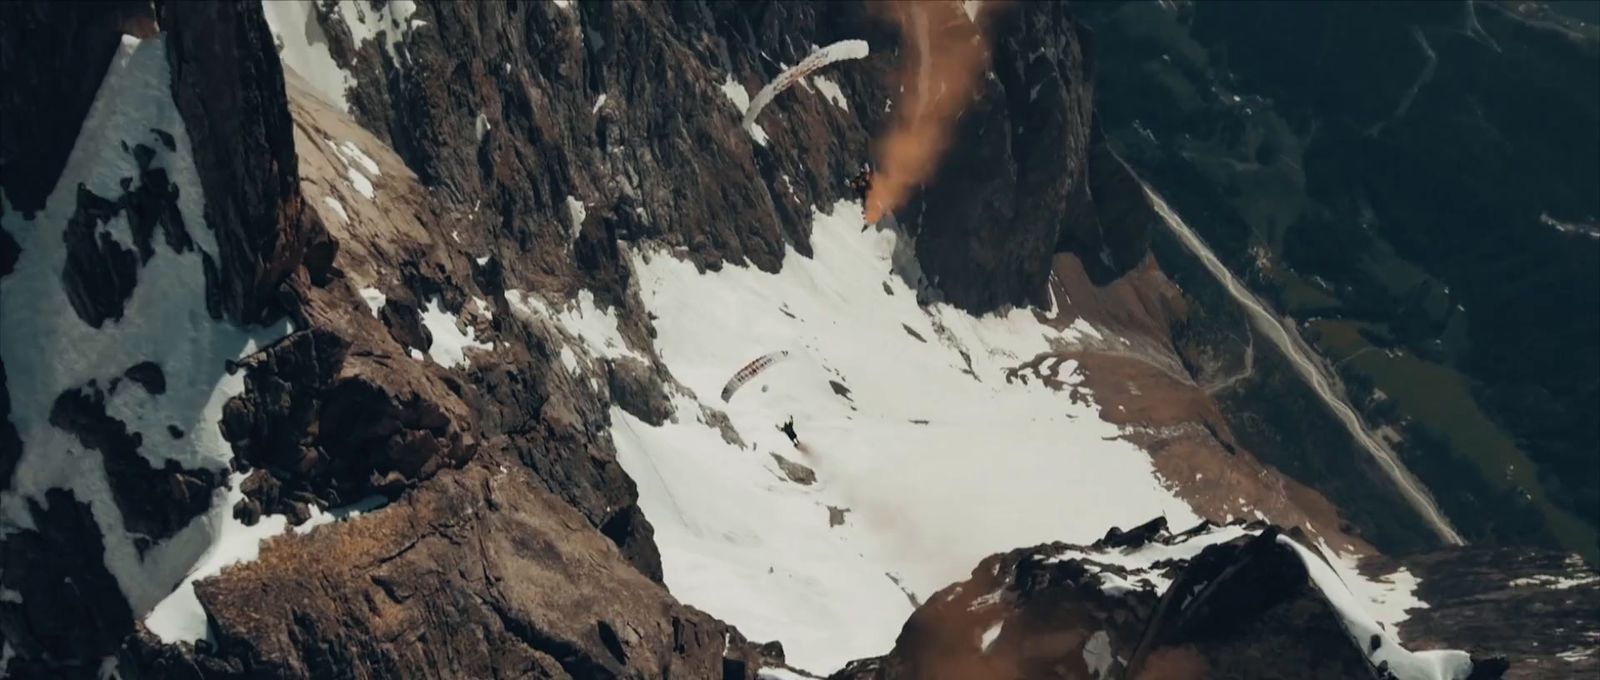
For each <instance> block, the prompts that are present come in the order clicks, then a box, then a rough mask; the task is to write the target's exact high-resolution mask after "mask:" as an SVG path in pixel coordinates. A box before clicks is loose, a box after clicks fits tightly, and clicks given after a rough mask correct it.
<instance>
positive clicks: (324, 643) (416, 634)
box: [125, 466, 757, 678]
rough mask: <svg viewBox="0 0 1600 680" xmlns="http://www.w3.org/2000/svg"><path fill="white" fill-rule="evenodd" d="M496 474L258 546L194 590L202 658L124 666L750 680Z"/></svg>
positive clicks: (700, 631)
mask: <svg viewBox="0 0 1600 680" xmlns="http://www.w3.org/2000/svg"><path fill="white" fill-rule="evenodd" d="M506 470H507V471H505V472H492V471H491V470H490V469H488V468H487V467H483V466H473V467H470V468H467V469H465V470H461V471H451V472H447V473H445V474H443V475H441V476H440V477H439V478H438V479H437V480H436V483H432V484H428V485H426V486H423V487H420V488H419V489H417V490H416V491H415V492H413V493H410V494H408V495H406V496H405V497H404V498H403V499H401V500H399V501H397V502H395V503H394V504H392V505H390V506H389V507H387V508H384V509H383V510H381V511H378V512H376V513H373V514H371V515H370V516H367V517H364V518H362V519H361V520H360V521H354V522H346V523H341V524H336V525H332V526H329V527H324V528H321V529H318V530H317V531H314V532H312V533H311V534H309V535H307V536H297V537H293V538H281V539H278V540H276V541H273V542H271V543H269V544H268V545H266V546H265V547H264V549H263V551H262V555H261V558H260V559H259V560H257V561H255V562H252V563H249V564H246V565H242V566H240V567H237V568H234V569H231V570H229V571H227V572H225V573H223V574H222V575H220V576H218V577H216V578H213V579H209V580H206V581H204V582H202V584H200V586H199V588H198V592H199V595H200V599H201V601H202V602H203V603H204V604H205V606H206V609H207V611H208V612H210V614H211V616H212V619H213V621H214V623H215V625H216V644H215V647H209V648H190V647H187V646H184V647H181V648H180V647H163V646H160V645H159V644H156V643H154V642H153V641H152V640H150V639H148V638H144V639H141V640H139V641H138V642H136V643H135V644H134V645H133V646H132V648H131V649H130V650H129V651H128V652H127V654H126V655H125V658H126V659H127V660H128V661H130V662H131V663H132V664H133V665H135V666H137V668H138V671H139V672H140V673H141V674H142V676H148V677H179V678H182V677H194V678H198V677H377V676H393V675H399V674H405V675H415V674H445V675H452V676H454V675H459V676H463V677H530V676H531V677H553V678H568V677H570V678H622V677H673V678H678V677H683V678H721V677H728V678H753V676H754V671H755V668H756V666H757V664H756V663H754V661H755V658H756V652H755V650H754V646H753V645H748V644H747V643H744V642H743V638H742V636H739V635H738V634H737V632H736V631H733V630H732V629H730V628H729V627H728V626H726V625H725V624H722V623H719V622H717V621H716V620H715V619H712V618H711V617H710V616H707V615H706V614H703V613H701V612H698V611H696V610H694V609H691V608H688V607H685V606H683V605H680V604H678V603H676V602H675V601H674V600H673V599H672V597H671V596H670V595H668V594H667V592H666V590H665V589H664V588H662V587H661V586H660V585H658V584H656V583H653V582H652V581H650V580H649V579H648V578H646V577H645V576H644V575H642V574H640V573H639V572H638V571H637V570H636V569H634V567H633V566H631V565H630V564H629V563H628V562H627V561H625V560H624V559H623V558H622V555H621V554H620V553H619V552H618V550H617V548H616V547H615V546H613V545H612V544H611V543H610V542H609V541H607V540H606V539H605V538H604V537H602V536H600V535H599V534H598V533H596V532H595V531H594V530H593V529H591V528H590V527H589V525H588V523H587V522H586V521H585V520H584V518H583V517H582V516H580V515H579V514H578V513H576V512H575V511H573V509H572V508H570V507H568V506H567V505H566V504H565V503H563V502H562V501H560V500H559V499H557V498H555V497H554V496H552V495H550V494H549V493H548V492H546V491H544V490H543V488H542V486H541V485H540V484H538V483H537V482H536V481H535V480H533V479H531V478H530V477H529V476H528V475H527V473H526V472H524V471H522V470H521V469H520V468H517V467H510V468H506ZM261 593H271V596H270V597H267V598H262V597H260V596H259V595H260V594H261ZM725 636H727V638H728V644H726V645H725V642H724V640H725ZM725 668H739V669H742V670H741V671H740V672H736V673H733V674H731V675H725V674H724V669H725Z"/></svg>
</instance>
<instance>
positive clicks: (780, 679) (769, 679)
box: [756, 668, 813, 680]
mask: <svg viewBox="0 0 1600 680" xmlns="http://www.w3.org/2000/svg"><path fill="white" fill-rule="evenodd" d="M756 680H813V679H812V678H809V677H806V676H804V675H801V674H799V673H796V672H794V671H791V670H789V669H787V668H763V669H761V671H760V672H759V673H757V674H756Z"/></svg>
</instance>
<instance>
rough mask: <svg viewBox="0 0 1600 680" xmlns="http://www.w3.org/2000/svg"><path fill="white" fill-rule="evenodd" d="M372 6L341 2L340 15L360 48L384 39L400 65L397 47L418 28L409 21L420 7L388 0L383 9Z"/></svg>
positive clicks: (407, 1) (403, 0) (405, 0)
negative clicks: (412, 30)
mask: <svg viewBox="0 0 1600 680" xmlns="http://www.w3.org/2000/svg"><path fill="white" fill-rule="evenodd" d="M274 1H275V0H274ZM372 5H373V3H371V2H362V1H361V0H340V2H339V4H338V8H339V9H338V15H339V17H340V18H341V19H343V20H344V25H345V26H346V27H347V28H349V29H350V38H351V40H353V41H354V42H355V44H356V47H360V46H361V45H362V44H363V43H365V42H366V41H368V40H375V39H378V38H379V37H382V39H383V41H382V45H383V49H384V50H386V51H388V52H389V58H390V59H393V60H394V61H395V63H397V64H398V63H399V61H400V55H399V54H398V53H397V52H395V49H394V46H395V45H396V44H398V43H399V42H400V41H401V40H404V39H405V36H406V34H407V33H409V32H411V29H412V28H413V27H414V24H412V23H411V22H408V21H407V19H409V18H410V17H411V15H412V14H413V13H415V12H416V11H417V3H416V2H414V1H413V0H388V2H386V3H384V4H383V7H382V8H381V9H373V6H372Z"/></svg>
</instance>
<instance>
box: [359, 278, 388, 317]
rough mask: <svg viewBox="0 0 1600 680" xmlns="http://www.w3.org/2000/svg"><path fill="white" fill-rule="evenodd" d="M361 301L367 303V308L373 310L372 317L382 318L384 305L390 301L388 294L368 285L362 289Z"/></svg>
mask: <svg viewBox="0 0 1600 680" xmlns="http://www.w3.org/2000/svg"><path fill="white" fill-rule="evenodd" d="M361 301H362V302H365V303H367V309H370V310H372V318H374V319H376V318H380V317H379V316H378V315H379V313H381V312H382V311H383V306H384V305H385V304H387V303H388V302H389V298H388V296H386V295H384V294H383V291H381V290H378V289H377V288H372V287H370V286H369V287H367V288H362V289H361Z"/></svg>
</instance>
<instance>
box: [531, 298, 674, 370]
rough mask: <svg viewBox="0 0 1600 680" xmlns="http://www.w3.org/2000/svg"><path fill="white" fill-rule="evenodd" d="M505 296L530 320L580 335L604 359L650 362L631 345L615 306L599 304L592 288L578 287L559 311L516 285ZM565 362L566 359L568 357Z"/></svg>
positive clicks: (596, 355)
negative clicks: (574, 297)
mask: <svg viewBox="0 0 1600 680" xmlns="http://www.w3.org/2000/svg"><path fill="white" fill-rule="evenodd" d="M505 297H506V302H508V303H510V304H511V311H512V313H514V314H516V315H517V316H520V317H522V318H524V319H528V320H530V321H531V320H547V321H550V322H553V323H555V324H556V325H558V326H560V327H561V328H564V329H566V330H567V332H569V333H571V334H572V335H575V336H577V338H578V340H579V341H580V342H581V343H582V344H583V347H584V348H585V349H587V350H588V353H589V354H590V355H591V356H594V357H597V358H602V359H621V358H623V357H632V358H634V359H638V360H640V361H644V362H647V363H648V362H649V358H647V357H646V356H645V355H643V354H640V353H639V352H636V351H634V350H633V349H632V348H630V347H628V341H627V340H624V339H623V337H622V332H621V331H619V330H618V329H617V317H616V315H615V314H613V313H612V312H611V310H602V309H600V308H599V307H597V306H595V303H594V293H593V292H590V291H589V290H581V291H578V298H577V300H575V301H573V303H572V304H571V305H569V307H568V308H567V309H562V310H559V311H557V310H554V309H551V307H550V306H549V305H548V304H546V303H545V301H544V300H543V299H541V298H540V297H539V296H538V295H535V294H532V293H526V292H523V291H520V290H517V289H515V288H513V289H510V290H507V291H506V293H505ZM562 363H566V360H565V358H563V360H562ZM569 368H571V367H570V366H569Z"/></svg>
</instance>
